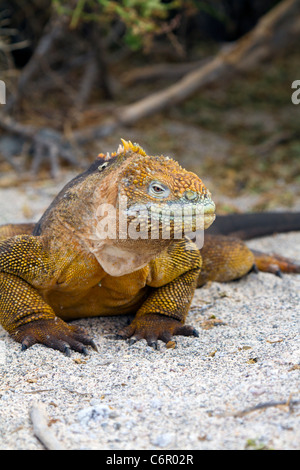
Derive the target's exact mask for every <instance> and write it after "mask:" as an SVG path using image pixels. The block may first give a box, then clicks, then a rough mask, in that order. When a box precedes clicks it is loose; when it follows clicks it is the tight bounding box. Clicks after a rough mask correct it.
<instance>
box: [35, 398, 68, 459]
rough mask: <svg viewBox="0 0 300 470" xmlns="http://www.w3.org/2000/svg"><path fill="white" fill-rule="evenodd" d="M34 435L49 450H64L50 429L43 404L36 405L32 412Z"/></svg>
mask: <svg viewBox="0 0 300 470" xmlns="http://www.w3.org/2000/svg"><path fill="white" fill-rule="evenodd" d="M30 418H31V421H32V424H33V432H34V435H35V436H36V437H37V438H38V440H39V441H40V442H41V443H42V444H43V446H44V447H45V448H46V449H48V450H64V448H63V446H62V445H61V443H60V442H59V441H58V440H57V439H56V437H55V436H54V435H53V434H52V432H51V431H50V429H49V427H48V418H47V415H46V410H45V407H44V405H43V404H42V403H35V404H34V405H33V406H32V408H31V410H30Z"/></svg>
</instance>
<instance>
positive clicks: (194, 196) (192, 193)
mask: <svg viewBox="0 0 300 470" xmlns="http://www.w3.org/2000/svg"><path fill="white" fill-rule="evenodd" d="M184 196H185V198H186V199H187V200H188V201H195V200H196V199H197V198H198V193H196V192H195V191H191V190H188V191H186V192H185V193H184Z"/></svg>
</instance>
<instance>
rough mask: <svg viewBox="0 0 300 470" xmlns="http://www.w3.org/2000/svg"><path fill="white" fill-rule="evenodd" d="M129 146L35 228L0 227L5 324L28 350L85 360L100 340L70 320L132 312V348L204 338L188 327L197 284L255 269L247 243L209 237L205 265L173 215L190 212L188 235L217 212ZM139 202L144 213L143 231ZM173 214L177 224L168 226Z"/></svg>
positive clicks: (72, 189) (198, 188) (157, 161)
mask: <svg viewBox="0 0 300 470" xmlns="http://www.w3.org/2000/svg"><path fill="white" fill-rule="evenodd" d="M122 142H123V146H121V147H119V149H118V151H117V152H116V153H114V154H112V155H107V156H105V155H104V154H100V155H99V157H98V159H97V161H96V162H95V163H94V164H93V165H92V166H91V167H90V169H89V170H87V171H86V172H85V173H83V174H82V175H79V176H78V177H77V178H75V180H73V181H72V182H70V183H69V184H68V185H67V186H66V187H65V188H64V189H63V190H62V192H61V193H60V194H59V195H58V196H57V198H56V199H55V200H54V202H53V203H52V204H51V206H50V207H49V208H48V210H47V211H46V212H45V214H44V216H43V217H42V218H41V220H40V221H39V222H38V223H37V224H36V225H33V224H23V225H7V226H3V227H0V322H1V325H2V326H3V327H4V328H5V329H6V330H7V331H8V332H9V333H10V334H11V336H12V337H13V338H14V339H15V340H16V341H18V342H20V343H22V349H26V348H28V347H30V346H31V345H33V344H35V343H41V344H44V345H46V346H49V347H52V348H54V349H58V350H60V351H63V352H65V353H67V354H69V353H70V349H74V350H76V351H79V352H82V353H87V346H88V345H90V346H92V347H94V348H95V344H94V342H93V340H91V339H90V338H89V337H88V336H87V335H86V333H85V332H84V331H83V330H82V329H80V328H78V327H75V326H74V325H70V324H68V323H66V321H67V320H71V319H75V318H81V317H87V316H100V315H116V314H117V315H119V314H126V313H133V312H136V316H135V319H134V320H133V322H132V324H131V325H130V326H129V327H127V328H124V329H123V330H122V331H121V332H119V336H120V337H122V338H124V339H128V338H130V341H131V342H133V341H137V340H139V339H142V338H145V339H146V340H147V342H148V344H150V345H152V346H154V347H156V346H157V340H158V339H160V340H162V341H164V342H168V341H169V340H170V339H171V338H172V336H173V335H191V336H197V332H196V331H195V330H194V329H193V328H192V327H190V326H188V325H185V320H186V317H187V314H188V310H189V306H190V303H191V301H192V298H193V294H194V290H195V288H196V286H197V285H202V284H203V283H204V282H206V281H207V280H214V279H215V280H223V281H226V280H231V279H234V278H237V277H241V276H242V275H244V274H246V273H247V272H249V270H250V269H251V268H252V266H253V264H254V263H255V255H254V254H253V253H252V252H251V251H250V250H248V248H247V247H246V246H245V245H243V244H242V243H241V242H239V241H230V240H228V239H224V238H222V237H212V236H210V237H208V240H207V243H205V245H204V247H203V249H202V252H203V261H202V257H201V255H200V251H199V250H198V248H197V246H195V245H194V244H193V242H191V241H190V240H189V238H187V237H186V235H185V232H186V231H187V230H186V226H184V224H183V223H182V220H180V219H176V214H178V211H180V210H182V209H184V210H185V211H186V212H185V213H187V214H188V221H189V222H191V225H190V227H189V231H190V230H191V227H192V229H195V228H197V223H198V221H199V220H201V221H202V223H203V227H204V228H207V227H209V225H210V224H211V223H212V222H213V220H214V217H215V215H214V204H213V202H212V200H211V197H210V193H209V191H208V190H207V189H206V187H205V186H204V184H203V182H202V181H201V180H200V179H199V178H198V177H197V176H196V175H195V174H193V173H190V172H187V171H185V170H184V169H182V168H181V167H180V165H179V164H178V163H177V162H175V161H174V160H172V159H169V158H167V157H163V156H160V157H150V156H148V155H146V154H145V152H144V151H143V149H141V147H139V146H138V145H136V144H134V145H133V144H131V142H125V141H122ZM124 198H126V201H127V206H126V208H125V209H124V207H123V205H122V204H123V201H124ZM103 204H105V206H103ZM136 204H140V205H141V204H142V205H143V209H146V210H144V212H141V213H140V217H139V219H138V223H136V219H134V216H136V214H137V212H136V210H137V207H136ZM127 207H129V208H130V209H129V210H127ZM103 208H104V209H103ZM170 209H171V210H173V211H175V216H174V217H171V218H169V219H166V214H167V211H168V210H170ZM122 215H123V216H124V215H126V219H125V221H126V222H125V226H124V224H123V222H121V220H124V219H121V216H122ZM150 215H151V216H152V217H154V219H152V220H150V218H149V217H150ZM153 220H155V222H156V225H155V227H156V230H155V229H154V228H153ZM151 222H152V223H151ZM124 227H125V229H126V230H127V236H126V237H124ZM103 228H104V232H105V233H104V232H103ZM166 228H168V229H169V238H165V236H164V235H163V233H164V234H165V232H164V230H165V229H166ZM132 229H134V230H133V231H132ZM107 230H108V232H107ZM130 230H131V232H130ZM103 233H104V235H105V234H106V235H107V234H108V233H109V237H108V238H105V236H103ZM129 233H131V237H129V236H128V234H129ZM132 234H133V235H134V236H133V237H132ZM145 234H146V235H147V237H145ZM112 235H113V236H112ZM151 235H152V236H153V237H152V238H151ZM154 235H155V237H154ZM1 240H2V241H1ZM272 262H273V259H272ZM261 264H262V263H261ZM269 264H270V263H269ZM202 265H203V269H202V270H201V266H202Z"/></svg>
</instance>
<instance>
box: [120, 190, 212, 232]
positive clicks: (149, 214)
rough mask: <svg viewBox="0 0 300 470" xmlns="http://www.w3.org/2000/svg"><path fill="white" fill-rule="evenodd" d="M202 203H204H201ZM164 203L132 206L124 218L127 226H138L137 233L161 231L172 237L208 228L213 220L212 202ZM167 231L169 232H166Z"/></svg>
mask: <svg viewBox="0 0 300 470" xmlns="http://www.w3.org/2000/svg"><path fill="white" fill-rule="evenodd" d="M203 202H204V201H203ZM203 202H202V203H195V204H193V203H190V204H186V203H184V204H182V203H165V204H160V205H158V204H152V205H147V204H146V205H143V204H134V205H132V206H131V207H130V208H129V209H128V210H127V211H126V214H125V216H126V217H127V222H128V223H129V224H135V225H136V226H139V228H138V231H146V232H148V233H150V232H151V234H152V235H153V234H155V233H156V234H158V233H159V234H160V236H159V238H161V232H162V230H165V231H166V232H167V233H169V234H170V233H171V238H173V236H172V235H174V234H178V233H179V232H181V233H182V234H183V235H184V233H189V232H195V231H197V230H204V229H206V228H208V227H209V226H210V225H211V224H212V223H213V221H214V220H215V204H214V202H213V201H212V200H210V199H209V200H205V203H203ZM168 230H169V232H168Z"/></svg>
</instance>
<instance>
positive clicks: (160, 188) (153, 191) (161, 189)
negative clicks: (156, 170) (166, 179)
mask: <svg viewBox="0 0 300 470" xmlns="http://www.w3.org/2000/svg"><path fill="white" fill-rule="evenodd" d="M149 194H150V195H151V196H154V197H159V198H164V197H168V196H169V194H170V190H169V188H168V187H167V186H165V185H164V184H162V183H159V182H158V181H152V182H151V183H150V185H149Z"/></svg>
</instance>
